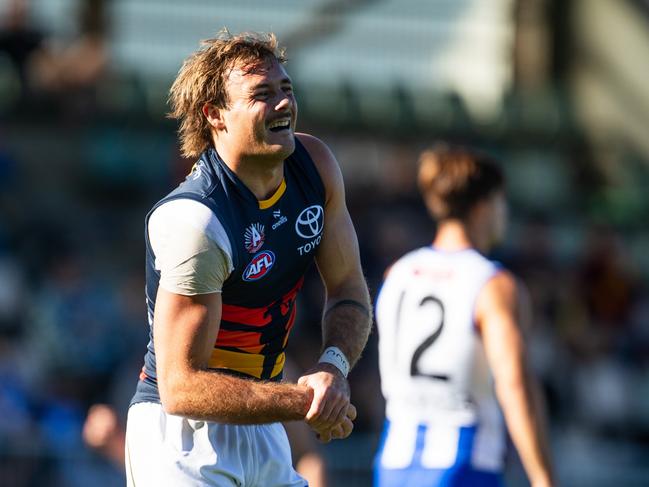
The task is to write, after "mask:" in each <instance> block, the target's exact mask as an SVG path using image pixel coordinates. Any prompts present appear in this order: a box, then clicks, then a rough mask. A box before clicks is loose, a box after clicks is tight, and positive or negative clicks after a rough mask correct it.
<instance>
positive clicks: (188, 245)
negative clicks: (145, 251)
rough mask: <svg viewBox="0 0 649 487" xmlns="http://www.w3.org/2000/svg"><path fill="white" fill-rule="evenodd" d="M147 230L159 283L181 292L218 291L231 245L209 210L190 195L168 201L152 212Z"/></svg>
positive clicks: (226, 271)
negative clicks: (188, 197) (158, 272)
mask: <svg viewBox="0 0 649 487" xmlns="http://www.w3.org/2000/svg"><path fill="white" fill-rule="evenodd" d="M148 232H149V242H150V244H151V248H152V250H153V254H154V255H155V268H156V269H157V270H159V271H160V284H159V285H160V287H162V288H163V289H165V290H167V291H170V292H172V293H176V294H182V295H185V296H192V295H196V294H208V293H214V292H221V290H222V287H223V283H224V282H225V280H226V279H227V277H228V276H229V275H230V272H232V270H233V266H232V249H231V246H230V240H229V239H228V236H227V233H226V232H225V229H224V228H223V225H222V224H221V222H220V221H219V219H218V217H217V216H216V215H215V214H214V212H213V211H212V210H210V209H209V208H208V207H207V206H205V205H203V204H201V203H199V202H197V201H194V200H190V199H177V200H172V201H169V202H167V203H164V204H162V205H160V206H159V207H158V208H156V210H155V211H154V212H153V214H152V215H151V217H150V218H149V224H148Z"/></svg>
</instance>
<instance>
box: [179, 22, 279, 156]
mask: <svg viewBox="0 0 649 487" xmlns="http://www.w3.org/2000/svg"><path fill="white" fill-rule="evenodd" d="M271 59H275V60H276V61H277V62H279V63H282V64H283V63H285V62H286V57H285V56H284V50H283V49H281V48H279V47H278V45H277V38H276V37H275V34H272V33H268V34H263V33H257V32H243V33H240V34H236V35H233V34H231V33H230V32H229V31H228V30H227V29H224V30H222V31H220V32H219V33H218V34H217V35H216V37H213V38H211V39H206V40H204V41H201V47H200V48H199V49H198V50H197V51H196V52H194V53H193V54H191V55H190V56H189V57H188V58H187V59H185V62H184V63H183V65H182V67H181V68H180V70H179V71H178V76H177V77H176V80H175V81H174V83H173V85H172V86H171V89H170V90H169V100H168V101H169V105H170V107H171V111H170V112H169V114H168V117H169V118H173V119H178V120H180V128H179V130H178V133H179V137H180V148H181V152H182V155H183V156H184V157H190V158H194V157H198V156H199V155H200V154H201V153H202V152H203V151H204V150H205V149H207V148H208V147H209V146H210V145H211V144H212V136H211V132H210V124H209V122H208V121H207V119H206V118H205V115H204V114H203V106H204V105H205V104H206V103H212V104H214V106H216V107H217V108H227V106H228V103H229V100H228V93H227V91H226V81H227V79H228V76H229V73H230V71H231V70H232V68H234V67H235V66H236V67H242V68H243V69H250V70H251V71H252V70H253V69H255V68H257V67H258V66H259V64H260V63H263V62H266V61H268V60H271Z"/></svg>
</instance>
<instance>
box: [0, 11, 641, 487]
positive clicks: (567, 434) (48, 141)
mask: <svg viewBox="0 0 649 487" xmlns="http://www.w3.org/2000/svg"><path fill="white" fill-rule="evenodd" d="M80 6H81V7H80V11H79V19H78V33H77V36H76V37H75V38H73V39H53V38H50V37H48V35H47V33H46V32H43V31H41V30H39V29H38V28H37V27H35V26H33V25H31V24H30V22H29V21H28V20H29V16H28V15H27V13H28V11H27V9H28V5H27V2H26V0H10V1H9V3H8V5H7V7H6V8H5V11H4V13H3V14H4V16H3V17H2V18H0V85H1V86H0V88H1V89H0V110H1V112H0V113H1V115H0V484H2V485H8V486H14V485H16V486H31V485H54V486H55V485H62V486H63V485H64V486H76V485H89V484H91V482H95V483H97V484H98V485H102V486H110V485H123V474H122V467H121V462H122V450H121V444H122V441H123V438H122V436H121V435H122V427H123V423H124V420H125V411H126V408H127V406H128V401H129V400H130V397H131V394H132V393H133V389H134V386H135V382H136V380H137V376H138V373H139V369H140V367H141V362H142V357H143V354H144V350H145V344H146V341H147V339H148V336H147V334H148V326H147V322H146V316H145V306H144V294H143V292H144V273H143V269H144V242H143V229H144V226H143V221H144V216H145V214H146V212H147V210H148V208H149V207H150V206H151V205H152V204H153V203H154V202H155V201H156V200H157V199H158V198H160V197H162V196H163V195H164V194H166V192H167V191H169V190H170V189H171V188H173V187H174V186H175V185H176V184H177V182H178V181H179V180H180V178H182V177H183V175H184V174H185V173H186V172H188V170H189V168H190V167H191V162H188V161H183V160H181V159H180V157H179V155H178V151H177V149H176V148H175V142H174V139H175V137H174V133H173V131H174V129H173V127H171V126H169V125H167V124H164V123H159V124H157V125H150V126H149V125H147V124H146V123H144V124H143V123H142V122H141V121H138V120H135V121H133V120H131V119H130V118H127V119H125V120H123V121H120V122H114V123H110V122H106V121H101V122H99V121H97V120H98V119H96V118H94V117H95V115H97V113H96V110H98V106H99V103H98V102H99V100H100V95H101V93H103V91H102V89H103V88H102V86H103V83H105V82H106V79H107V77H109V76H110V74H109V70H108V51H107V48H106V44H105V40H104V39H105V35H106V32H107V27H108V26H107V22H106V19H105V18H104V14H103V3H102V2H101V1H99V0H88V1H86V2H81V3H80ZM100 115H101V114H100ZM99 119H101V117H99ZM307 124H308V121H307ZM143 125H144V128H143ZM316 135H318V136H321V137H322V138H324V139H325V140H327V141H328V142H329V143H330V145H331V146H332V148H333V149H334V151H335V152H336V154H337V155H338V158H339V160H340V162H341V164H342V166H343V171H344V173H345V177H346V181H347V199H348V205H349V208H350V211H351V214H352V218H353V220H354V222H355V224H356V228H357V232H358V234H359V240H360V246H361V252H362V261H363V266H364V269H365V272H366V275H367V278H368V281H369V283H370V289H371V291H372V292H373V293H374V294H375V293H376V292H377V290H378V289H379V287H380V284H381V280H382V275H383V272H384V270H385V268H386V267H387V266H389V265H390V263H391V262H392V261H393V260H395V259H396V258H397V257H399V256H400V255H402V254H403V253H404V252H406V251H408V250H410V249H413V248H415V247H418V246H421V245H426V244H428V243H429V242H430V241H431V240H432V237H433V235H434V231H435V228H434V223H433V222H431V221H430V219H429V217H428V215H427V214H426V212H425V210H424V208H423V205H422V204H421V202H420V199H419V196H418V193H417V190H416V187H415V182H414V181H415V178H414V171H415V162H416V159H417V152H418V150H419V149H420V148H421V147H423V146H424V145H426V144H427V143H429V142H432V140H428V138H427V137H426V135H425V134H414V135H413V136H412V137H411V138H409V139H408V140H399V139H395V140H387V141H386V140H382V141H381V142H380V143H378V142H377V141H376V140H374V139H373V138H372V137H371V135H368V134H367V133H365V134H360V135H358V136H357V134H353V133H345V134H343V133H340V132H335V131H334V130H333V127H332V128H331V129H329V130H326V129H325V131H323V132H322V133H320V132H318V133H316ZM468 142H475V141H472V140H470V139H468ZM554 150H555V152H557V153H559V154H560V155H562V149H561V147H557V148H555V149H554ZM498 155H499V156H500V159H501V160H503V163H504V165H505V168H506V169H507V168H510V167H512V166H513V165H515V164H516V163H517V161H516V157H515V155H514V153H510V152H508V151H507V148H506V147H504V148H501V149H500V150H499V154H498ZM573 157H575V154H574V153H570V154H569V155H567V156H566V157H564V158H562V157H559V158H558V159H557V160H558V161H559V162H556V160H555V163H558V164H561V163H563V164H570V163H571V160H570V158H573ZM555 159H556V158H555ZM548 164H549V162H548ZM518 183H519V181H517V180H516V179H510V181H509V186H510V187H512V188H513V187H515V186H516V185H517V184H518ZM580 184H584V182H583V181H581V180H579V178H578V177H576V176H575V178H574V180H572V181H569V183H568V184H567V185H566V187H567V188H569V189H571V188H574V187H579V186H580ZM590 190H592V188H588V187H581V188H580V191H582V192H583V193H585V194H588V191H590ZM518 198H519V199H520V198H521V197H520V196H518ZM523 203H524V202H522V201H519V200H517V199H515V198H514V199H513V200H512V209H511V214H512V231H511V232H510V236H509V238H508V240H507V242H506V243H505V245H503V246H502V247H501V248H500V249H499V251H498V253H497V254H496V255H494V256H493V257H495V258H497V259H499V260H500V261H502V262H503V263H504V264H505V265H506V266H507V267H509V268H510V269H512V270H513V271H514V272H515V273H516V274H517V275H518V276H519V277H520V278H521V280H522V281H523V282H524V283H525V284H526V286H527V288H528V289H529V292H530V297H531V301H532V305H533V309H534V320H533V326H532V327H531V329H529V330H526V334H527V337H528V341H529V347H530V354H531V356H532V363H533V366H534V368H535V370H536V372H537V374H538V375H539V377H540V378H541V380H542V383H543V385H544V389H545V392H546V397H547V402H548V408H549V413H550V418H551V425H552V429H553V430H554V431H561V433H562V434H561V437H562V438H563V440H565V444H558V445H557V447H558V448H566V449H569V448H570V447H571V446H574V444H575V443H574V442H575V441H578V440H575V438H577V437H578V436H571V434H572V433H574V434H575V435H577V433H579V432H588V435H592V436H593V437H606V438H614V439H620V440H624V441H625V442H627V443H629V444H637V445H641V446H644V447H646V445H647V443H648V442H649V293H648V292H647V291H648V289H647V286H648V284H649V280H648V277H649V269H646V268H643V267H642V266H641V265H640V264H638V262H636V261H635V260H634V258H633V255H634V252H632V249H631V247H633V246H634V245H636V240H634V239H636V238H638V234H637V232H636V231H635V230H630V229H628V228H623V227H622V228H620V227H616V226H615V225H613V224H611V223H610V222H606V221H603V220H602V219H601V218H600V219H595V218H590V215H586V214H580V213H578V212H577V213H576V214H575V212H574V211H572V212H571V213H572V214H573V215H576V218H574V217H573V218H572V219H571V220H568V221H566V218H565V215H564V210H565V209H564V208H561V207H553V206H551V205H550V206H548V207H547V208H545V211H543V212H540V213H539V212H537V213H534V214H531V213H529V212H521V211H518V209H519V208H521V207H524V206H525V205H524V204H523ZM590 222H592V223H590ZM566 227H568V228H569V230H570V231H569V232H568V235H569V238H570V240H571V241H570V242H569V243H568V244H567V245H566V244H565V237H564V233H565V232H564V230H565V229H566ZM641 236H642V235H641ZM644 238H647V237H646V236H644ZM321 306H322V287H321V285H320V283H319V281H318V278H317V273H316V271H315V270H312V271H311V275H310V278H309V279H308V280H307V282H306V285H305V288H304V291H303V293H302V296H301V298H300V303H299V308H298V322H297V323H296V326H295V329H294V332H293V334H292V336H291V339H290V341H289V352H290V356H291V358H292V360H293V362H294V363H295V366H296V367H297V368H298V369H306V368H308V367H309V366H310V365H311V364H312V363H313V361H314V360H316V358H317V356H318V350H319V347H320V329H319V321H320V314H321ZM376 341H377V336H376V333H373V335H372V336H371V338H370V343H369V345H368V348H367V350H366V352H365V355H364V357H363V358H362V360H361V362H360V363H359V365H358V366H357V368H356V369H355V370H354V371H353V372H352V375H351V376H350V377H351V379H350V380H351V386H352V401H353V402H354V403H355V404H356V405H357V407H358V410H359V420H358V423H357V425H356V431H355V433H354V435H353V436H352V438H351V439H350V441H353V440H354V437H356V438H357V439H358V440H357V441H359V443H358V444H361V446H360V448H361V449H364V450H366V451H367V452H368V457H367V458H369V456H371V452H372V451H373V448H374V446H375V442H376V441H377V440H378V438H377V435H378V432H379V431H380V428H381V425H382V421H383V404H382V398H381V395H380V384H379V379H378V371H377V356H376V353H377V351H376ZM87 420H88V421H87ZM327 448H335V447H334V446H332V447H327ZM331 451H333V450H330V452H331ZM645 451H646V450H645ZM325 453H326V449H325ZM333 454H335V452H334V453H329V455H330V456H331V455H333ZM629 455H630V458H628V459H625V461H627V460H628V461H629V462H633V458H632V457H633V455H634V454H633V453H630V454H629ZM344 460H345V459H341V461H340V462H339V464H338V467H337V468H342V467H341V465H345V461H344ZM332 463H333V462H332ZM331 468H335V466H334V465H333V464H332V465H331ZM350 468H352V467H350ZM359 468H366V474H369V469H370V464H369V463H367V462H366V464H365V465H364V466H361V467H359ZM560 474H561V472H560Z"/></svg>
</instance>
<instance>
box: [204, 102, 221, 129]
mask: <svg viewBox="0 0 649 487" xmlns="http://www.w3.org/2000/svg"><path fill="white" fill-rule="evenodd" d="M203 115H205V118H206V119H207V121H208V122H209V124H210V125H211V126H212V127H214V128H215V129H216V130H224V129H225V121H224V120H223V113H222V112H221V110H219V109H218V108H216V107H215V106H214V105H213V104H212V103H206V104H205V105H203Z"/></svg>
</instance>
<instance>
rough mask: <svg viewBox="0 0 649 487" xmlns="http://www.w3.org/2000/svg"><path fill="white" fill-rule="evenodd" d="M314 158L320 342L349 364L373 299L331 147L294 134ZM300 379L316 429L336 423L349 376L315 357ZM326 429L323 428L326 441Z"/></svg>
mask: <svg viewBox="0 0 649 487" xmlns="http://www.w3.org/2000/svg"><path fill="white" fill-rule="evenodd" d="M298 137H299V139H300V141H301V142H302V143H303V144H304V146H305V147H306V149H307V150H308V151H309V153H310V155H311V157H312V159H313V160H314V162H315V164H316V167H317V168H318V171H319V172H320V176H321V178H322V180H323V182H324V185H325V188H326V193H327V194H326V208H325V222H324V236H323V239H322V242H321V244H320V247H319V249H318V253H317V255H316V262H317V265H318V270H319V272H320V275H321V276H322V280H323V282H324V285H325V289H326V300H325V308H324V317H323V324H322V326H323V346H324V349H325V350H326V349H327V348H328V347H337V348H338V349H339V350H340V351H341V352H342V353H343V354H344V356H345V358H346V360H347V361H348V363H349V367H353V365H354V364H355V363H356V361H357V360H358V359H359V357H360V355H361V352H362V351H363V348H364V347H365V344H366V342H367V338H368V336H369V332H370V326H371V305H370V300H369V293H368V290H367V284H366V282H365V278H364V276H363V272H362V269H361V264H360V256H359V249H358V240H357V237H356V232H355V230H354V226H353V224H352V221H351V218H350V216H349V212H348V211H347V206H346V203H345V192H344V186H343V180H342V174H341V172H340V168H339V166H338V163H337V161H336V160H335V158H334V156H333V154H332V153H331V151H330V150H329V149H328V148H327V146H326V145H325V144H324V143H322V142H321V141H320V140H318V139H316V138H314V137H311V136H308V135H305V134H298ZM298 383H299V384H305V385H309V386H310V387H313V389H314V398H313V403H312V404H311V407H310V409H309V411H308V413H307V415H306V420H307V422H308V423H309V424H310V425H311V426H312V427H313V428H314V429H315V430H316V431H318V432H322V431H326V430H328V429H330V428H332V427H333V426H335V425H336V424H338V423H340V422H341V420H342V419H343V418H344V417H345V415H346V414H347V415H351V414H353V417H355V410H353V411H348V408H349V407H350V405H349V398H350V391H349V384H348V383H347V379H346V378H345V377H344V375H343V374H342V373H341V371H340V370H339V369H338V368H337V367H336V366H334V365H331V364H328V363H319V364H317V365H316V366H315V367H313V368H312V369H311V370H310V371H309V372H308V373H307V374H306V375H304V376H303V377H302V378H301V379H300V381H299V382H298ZM331 433H332V435H333V436H331V437H334V438H336V437H346V436H348V434H349V433H351V431H349V432H346V431H343V432H342V434H341V432H340V430H338V431H336V430H334V431H333V432H331ZM329 437H330V436H329V434H328V433H324V435H323V434H322V433H321V439H322V440H323V441H327V440H328V439H329Z"/></svg>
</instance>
